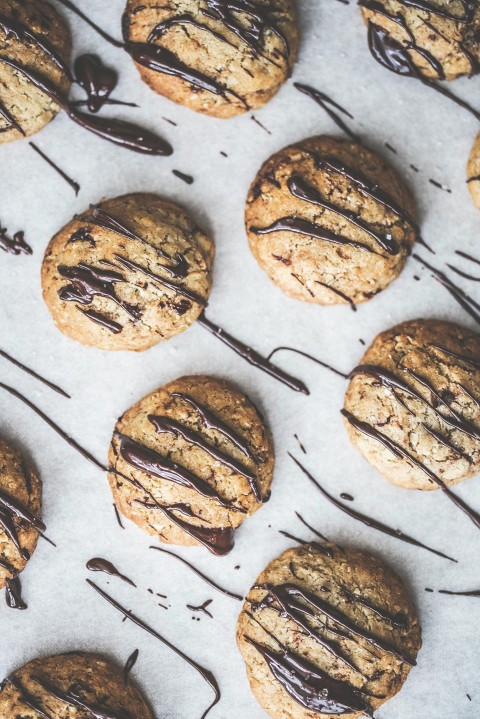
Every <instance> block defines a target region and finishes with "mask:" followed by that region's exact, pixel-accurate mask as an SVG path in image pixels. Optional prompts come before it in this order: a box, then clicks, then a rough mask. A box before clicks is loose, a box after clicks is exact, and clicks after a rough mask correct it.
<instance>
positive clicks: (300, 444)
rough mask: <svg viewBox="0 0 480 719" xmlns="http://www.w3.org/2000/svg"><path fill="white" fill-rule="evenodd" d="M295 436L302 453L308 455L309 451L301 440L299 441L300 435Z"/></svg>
mask: <svg viewBox="0 0 480 719" xmlns="http://www.w3.org/2000/svg"><path fill="white" fill-rule="evenodd" d="M293 436H294V437H295V439H296V440H297V444H298V446H299V447H300V449H301V451H302V452H303V454H307V450H306V449H305V447H304V446H303V444H302V443H301V442H300V440H299V438H298V434H294V435H293Z"/></svg>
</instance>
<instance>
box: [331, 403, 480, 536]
mask: <svg viewBox="0 0 480 719" xmlns="http://www.w3.org/2000/svg"><path fill="white" fill-rule="evenodd" d="M341 412H342V414H343V416H344V417H345V419H346V420H347V421H348V422H349V423H350V424H351V425H352V427H355V429H356V430H358V431H359V432H360V433H361V434H364V435H366V436H367V437H371V438H372V439H376V440H377V441H378V442H380V444H383V446H384V447H385V448H386V449H388V450H390V452H391V453H392V454H393V455H394V456H395V457H397V458H398V459H406V460H407V462H410V463H411V464H413V466H414V467H416V468H417V469H420V470H421V471H422V472H424V473H425V474H426V475H427V477H428V478H429V479H430V480H431V481H432V482H433V483H434V484H436V485H437V487H438V488H439V489H441V490H442V492H443V493H444V494H445V495H446V496H447V497H448V499H449V500H450V501H451V502H453V504H455V505H456V506H457V507H458V509H461V510H462V512H464V513H465V514H466V515H467V517H468V518H469V519H470V520H471V521H472V522H473V523H474V524H475V526H476V527H478V528H479V529H480V514H479V513H478V512H476V511H475V510H474V509H472V507H469V505H468V504H467V503H466V502H464V501H463V499H460V497H458V496H457V495H456V494H454V493H453V492H452V491H451V489H449V488H448V487H447V485H446V484H445V483H444V482H442V480H441V479H440V478H439V477H437V475H436V474H434V473H433V472H432V471H431V470H430V469H428V467H426V466H425V465H424V464H423V463H422V462H420V460H418V459H416V457H413V455H411V454H410V453H409V452H407V450H405V449H404V448H403V447H401V446H400V445H399V444H397V443H396V442H394V441H393V440H392V439H390V437H387V435H385V434H383V432H380V430H378V429H377V428H376V427H373V426H372V425H371V424H368V422H362V421H361V420H359V419H358V418H357V417H355V416H354V415H352V414H351V413H350V412H347V411H346V410H344V409H343V410H341Z"/></svg>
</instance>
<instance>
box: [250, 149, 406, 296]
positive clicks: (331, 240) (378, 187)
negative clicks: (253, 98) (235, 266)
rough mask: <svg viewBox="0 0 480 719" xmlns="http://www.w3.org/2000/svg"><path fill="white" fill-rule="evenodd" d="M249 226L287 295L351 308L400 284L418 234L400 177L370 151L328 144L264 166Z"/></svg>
mask: <svg viewBox="0 0 480 719" xmlns="http://www.w3.org/2000/svg"><path fill="white" fill-rule="evenodd" d="M245 222H246V228H247V234H248V240H249V243H250V248H251V250H252V252H253V254H254V256H255V258H256V260H257V261H258V263H259V264H260V266H261V267H262V269H264V270H265V272H266V273H267V274H268V275H269V277H270V279H271V280H272V281H273V282H274V283H275V284H276V285H278V286H279V287H280V288H281V289H282V290H283V291H284V292H285V293H286V294H287V295H290V297H294V298H295V299H298V300H304V301H305V302H315V303H317V304H321V305H332V304H346V303H349V304H350V305H351V306H352V307H354V306H355V304H357V303H358V302H365V301H366V300H369V299H370V298H371V297H373V296H374V295H376V294H377V293H378V292H380V291H381V290H383V289H384V288H385V287H386V286H387V285H389V284H390V282H392V280H394V279H395V278H396V277H398V275H399V274H400V272H401V270H402V268H403V266H404V264H405V262H406V259H407V256H408V254H409V252H410V249H411V247H412V245H413V243H414V241H415V239H416V237H417V232H418V228H417V226H416V224H415V207H414V203H413V200H412V198H411V196H410V193H409V192H408V190H407V189H406V188H405V186H404V185H403V183H402V180H401V179H400V177H399V175H398V174H397V172H396V171H395V170H393V169H392V168H391V167H390V166H389V165H388V164H387V163H386V162H385V160H384V159H383V158H381V157H380V156H379V155H377V154H375V153H374V152H372V151H371V150H368V149H367V148H365V147H363V145H358V144H356V143H354V142H351V141H347V140H339V139H336V138H333V137H327V136H320V137H312V138H309V139H308V140H304V141H303V142H299V143H297V144H295V145H291V146H290V147H286V148H285V149H283V150H281V151H280V152H278V153H277V154H276V155H273V157H271V158H270V159H269V160H267V161H266V162H265V163H264V165H263V166H262V168H261V169H260V172H259V173H258V175H257V177H256V179H255V181H254V183H253V184H252V186H251V188H250V192H249V194H248V198H247V205H246V212H245Z"/></svg>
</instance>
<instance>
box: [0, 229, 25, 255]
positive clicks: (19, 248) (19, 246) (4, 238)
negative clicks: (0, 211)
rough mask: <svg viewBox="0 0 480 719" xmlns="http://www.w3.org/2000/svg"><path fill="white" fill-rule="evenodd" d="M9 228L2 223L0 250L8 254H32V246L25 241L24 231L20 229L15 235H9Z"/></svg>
mask: <svg viewBox="0 0 480 719" xmlns="http://www.w3.org/2000/svg"><path fill="white" fill-rule="evenodd" d="M7 232H8V230H7V228H6V227H2V226H1V225H0V250H3V251H4V252H6V253H7V254H8V255H31V254H32V253H33V250H32V248H31V247H30V245H28V244H27V243H26V242H25V239H24V233H23V232H22V231H21V230H20V231H19V232H15V234H14V235H13V237H9V236H8V235H7Z"/></svg>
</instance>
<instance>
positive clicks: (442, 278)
mask: <svg viewBox="0 0 480 719" xmlns="http://www.w3.org/2000/svg"><path fill="white" fill-rule="evenodd" d="M413 258H414V259H415V260H417V262H420V263H421V264H422V265H424V267H427V268H428V269H429V270H430V272H431V273H432V277H434V279H436V280H437V282H439V283H440V284H441V285H443V286H444V287H445V289H446V290H447V292H448V293H449V294H450V295H451V296H452V297H453V299H454V300H455V302H457V303H458V304H459V305H460V307H462V308H463V309H464V310H465V312H467V313H468V314H469V315H470V317H472V318H473V319H474V320H475V322H476V323H477V324H479V325H480V304H479V303H478V302H476V301H475V300H474V299H473V298H472V297H470V296H469V295H468V294H467V293H466V292H464V291H463V290H462V289H460V287H458V286H457V285H456V284H455V283H454V282H452V280H451V279H449V278H448V277H447V275H446V274H445V273H444V272H441V271H440V270H437V268H436V267H433V266H432V265H430V264H428V262H425V260H423V259H422V258H421V257H420V255H417V254H413Z"/></svg>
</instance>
